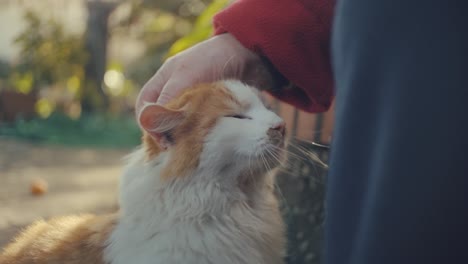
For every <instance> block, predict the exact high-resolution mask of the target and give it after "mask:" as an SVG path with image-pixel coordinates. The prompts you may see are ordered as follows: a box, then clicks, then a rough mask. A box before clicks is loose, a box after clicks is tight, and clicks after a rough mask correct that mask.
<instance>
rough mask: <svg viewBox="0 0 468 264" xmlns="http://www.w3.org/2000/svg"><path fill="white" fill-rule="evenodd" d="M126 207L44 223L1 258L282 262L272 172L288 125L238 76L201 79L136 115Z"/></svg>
mask: <svg viewBox="0 0 468 264" xmlns="http://www.w3.org/2000/svg"><path fill="white" fill-rule="evenodd" d="M138 119H139V123H140V126H141V127H142V129H143V131H144V136H143V144H142V147H141V148H140V149H138V150H136V151H135V152H134V153H132V154H131V155H130V157H129V159H128V165H127V167H126V169H125V172H124V174H123V177H122V179H121V184H120V202H119V203H120V211H119V212H118V213H116V214H113V215H105V216H92V215H84V216H76V217H64V218H58V219H53V220H51V221H49V222H38V223H36V224H34V225H33V226H31V227H29V228H28V229H27V230H26V231H25V232H24V233H23V234H21V235H20V236H19V237H18V238H17V239H16V241H15V242H13V243H12V244H10V245H8V246H7V247H6V249H5V250H4V251H3V253H2V254H1V255H0V263H1V264H25V263H28V264H39V263H40V264H46V263H47V264H56V263H57V264H58V263H60V264H67V263H69V264H75V263H87V264H92V263H96V264H98V263H99V264H100V263H107V264H132V263H134V264H150V263H151V264H167V263H171V264H179V263H181V264H182V263H183V264H188V263H189V264H208V263H210V264H247V263H248V264H277V263H278V264H279V263H283V257H284V254H285V230H284V226H283V221H282V218H281V216H280V213H279V208H278V201H277V199H276V197H275V195H274V192H273V191H274V178H273V177H274V176H273V174H272V169H274V168H275V167H277V166H278V165H279V163H280V160H281V159H282V158H283V156H284V155H285V151H284V147H285V141H284V136H285V135H284V132H285V127H284V122H283V121H282V119H281V118H280V117H278V116H277V115H276V114H274V113H273V112H271V111H269V110H268V109H267V108H265V106H264V105H263V103H262V102H261V100H260V99H259V97H258V95H257V94H256V90H254V89H253V88H251V87H249V86H247V85H245V84H243V83H241V82H238V81H221V82H217V83H211V84H201V85H198V86H196V87H194V88H192V89H187V90H186V92H184V93H183V94H182V95H180V96H179V97H177V98H176V99H174V100H172V101H171V102H169V103H168V104H167V105H165V106H159V105H155V104H147V105H146V106H145V107H144V108H143V109H142V111H141V113H140V115H139V118H138Z"/></svg>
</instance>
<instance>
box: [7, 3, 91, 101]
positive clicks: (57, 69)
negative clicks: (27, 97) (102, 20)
mask: <svg viewBox="0 0 468 264" xmlns="http://www.w3.org/2000/svg"><path fill="white" fill-rule="evenodd" d="M24 18H25V21H26V24H27V26H26V27H25V30H24V31H23V32H21V33H20V34H19V36H18V37H17V38H16V39H15V42H14V43H15V44H16V45H17V46H18V47H19V49H20V53H19V58H20V61H19V63H18V65H16V67H15V68H14V73H13V74H12V75H11V76H10V82H11V85H12V86H13V87H15V88H16V89H17V90H18V91H19V92H22V93H29V92H31V91H32V90H35V89H39V88H41V87H44V86H50V85H56V84H60V85H61V86H62V87H63V89H66V88H67V87H68V88H69V92H71V93H72V94H73V95H74V96H79V89H80V85H81V84H82V81H83V77H84V68H83V67H84V64H85V63H86V61H87V59H88V56H87V54H86V51H85V49H84V46H83V40H82V38H81V37H79V36H73V35H67V34H66V33H65V32H64V29H63V26H62V25H60V24H59V23H58V22H57V21H54V20H48V21H42V20H41V19H40V17H39V15H38V14H37V13H35V12H33V11H30V10H27V11H26V12H25V16H24ZM70 79H72V80H73V85H72V87H69V86H67V83H68V84H70V83H69V81H70Z"/></svg>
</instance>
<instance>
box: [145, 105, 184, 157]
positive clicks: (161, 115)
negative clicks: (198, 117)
mask: <svg viewBox="0 0 468 264" xmlns="http://www.w3.org/2000/svg"><path fill="white" fill-rule="evenodd" d="M183 120H184V113H183V112H182V111H176V110H171V109H167V108H165V107H164V106H160V105H156V104H149V105H146V106H145V107H144V108H143V109H142V110H141V112H140V115H139V116H138V122H139V123H140V126H141V128H143V129H144V130H145V131H146V132H147V133H148V134H149V135H151V137H153V138H154V139H155V141H156V142H157V143H158V144H159V146H160V147H162V148H163V149H167V147H169V146H170V145H171V144H173V143H174V142H173V141H174V138H173V137H172V131H173V130H174V129H175V128H176V127H177V126H178V125H180V123H182V121H183Z"/></svg>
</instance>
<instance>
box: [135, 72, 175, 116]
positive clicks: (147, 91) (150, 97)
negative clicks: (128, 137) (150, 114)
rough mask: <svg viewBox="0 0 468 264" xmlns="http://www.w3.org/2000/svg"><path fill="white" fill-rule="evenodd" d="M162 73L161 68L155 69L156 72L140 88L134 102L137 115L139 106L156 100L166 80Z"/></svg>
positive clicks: (141, 106)
mask: <svg viewBox="0 0 468 264" xmlns="http://www.w3.org/2000/svg"><path fill="white" fill-rule="evenodd" d="M163 76H164V74H163V73H162V69H161V70H159V71H157V72H156V74H154V75H153V77H151V79H150V80H149V81H148V82H146V84H145V85H144V86H143V88H142V89H141V90H140V93H139V95H138V98H137V101H136V104H135V113H136V115H138V113H140V110H141V108H143V106H144V105H145V103H154V102H156V100H158V98H159V95H160V94H161V91H162V89H163V87H164V85H165V84H166V82H167V79H166V78H163Z"/></svg>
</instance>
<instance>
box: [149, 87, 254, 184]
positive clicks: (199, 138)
mask: <svg viewBox="0 0 468 264" xmlns="http://www.w3.org/2000/svg"><path fill="white" fill-rule="evenodd" d="M165 107H167V108H169V109H172V110H181V109H182V108H183V111H184V115H185V116H186V118H185V120H184V121H183V122H182V123H181V124H180V125H179V126H178V127H177V128H175V129H174V131H172V133H171V135H172V137H173V138H174V141H175V145H174V147H173V150H172V155H171V157H170V162H169V164H168V165H167V166H166V167H165V168H164V170H163V171H162V176H161V177H162V178H164V179H169V178H171V177H175V176H183V175H186V174H187V173H188V172H190V171H192V170H194V169H195V168H196V167H197V166H198V163H199V158H200V153H201V152H202V150H203V140H204V138H205V137H206V135H207V134H208V133H209V131H210V130H211V129H212V128H213V126H214V125H215V124H216V121H217V120H218V118H220V117H222V116H225V115H230V114H236V113H238V112H239V111H240V110H242V109H243V108H244V107H246V106H243V105H241V103H240V102H238V101H237V100H236V98H235V97H234V96H233V95H232V93H231V92H230V91H229V90H228V89H226V88H225V87H224V86H223V85H222V83H221V82H218V83H211V84H199V85H197V86H195V87H193V88H190V89H186V90H185V92H184V93H182V94H181V95H180V96H179V97H178V98H176V99H174V100H172V101H171V102H169V103H168V104H167V105H166V106H165ZM143 144H144V146H145V149H146V152H147V155H148V159H152V158H154V157H155V156H157V155H158V154H159V153H160V152H161V151H162V150H161V148H160V147H159V146H158V144H157V143H156V142H155V141H154V139H153V138H152V137H151V136H150V135H148V134H147V133H144V135H143Z"/></svg>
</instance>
